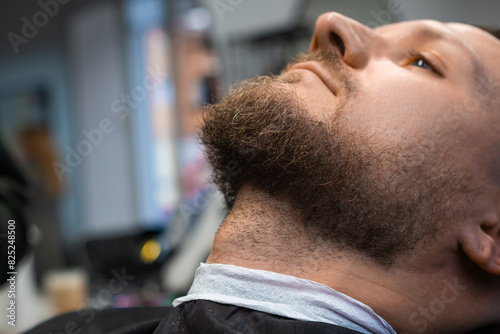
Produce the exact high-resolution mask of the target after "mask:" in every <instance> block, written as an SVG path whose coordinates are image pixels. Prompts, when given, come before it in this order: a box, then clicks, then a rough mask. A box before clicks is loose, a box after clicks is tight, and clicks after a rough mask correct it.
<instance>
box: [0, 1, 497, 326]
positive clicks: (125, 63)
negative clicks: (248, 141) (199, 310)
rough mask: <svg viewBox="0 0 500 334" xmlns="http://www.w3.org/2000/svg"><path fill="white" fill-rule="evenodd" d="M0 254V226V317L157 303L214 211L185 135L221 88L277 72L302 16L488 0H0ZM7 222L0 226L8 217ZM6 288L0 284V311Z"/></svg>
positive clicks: (205, 238) (305, 39) (417, 10)
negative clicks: (11, 235)
mask: <svg viewBox="0 0 500 334" xmlns="http://www.w3.org/2000/svg"><path fill="white" fill-rule="evenodd" d="M0 8H1V10H0V218H1V221H0V227H1V230H0V248H1V250H0V251H1V252H2V254H0V260H1V261H3V262H1V265H2V267H1V269H0V270H1V272H0V276H1V282H5V280H6V278H7V276H6V273H7V271H8V270H7V269H4V268H7V245H8V239H7V228H8V225H9V224H8V223H7V222H8V220H14V221H15V231H16V240H15V241H16V270H17V278H16V287H17V291H16V300H17V305H18V308H17V319H16V323H17V326H16V328H12V327H11V326H8V325H7V320H8V319H6V317H5V316H4V315H3V314H2V315H1V316H0V332H2V333H9V332H13V333H15V332H18V331H21V330H24V329H27V328H29V327H31V326H33V325H34V324H36V323H38V322H40V321H42V320H44V319H46V318H48V317H51V316H53V315H54V314H57V313H60V312H65V311H70V310H75V309H81V308H82V307H94V308H96V309H97V310H98V309H100V308H103V307H131V306H160V305H170V303H171V301H172V300H173V298H175V297H177V296H180V295H182V294H184V293H186V292H187V289H188V288H189V285H190V283H191V281H192V277H193V274H194V270H195V269H196V267H197V266H198V264H199V263H200V262H201V261H204V260H205V259H206V257H207V256H208V253H209V251H210V247H211V243H212V238H213V236H214V234H215V231H216V229H217V227H218V225H219V223H220V222H221V220H222V218H223V217H224V214H225V213H224V207H223V204H222V201H221V196H220V195H219V194H218V193H217V192H216V190H215V189H213V187H212V186H210V184H209V183H208V180H209V173H210V171H209V167H208V166H207V164H206V162H205V160H204V158H203V152H202V148H201V147H200V144H199V143H198V141H197V137H196V131H197V125H198V123H199V121H200V116H201V110H202V107H203V106H204V105H205V104H207V103H212V102H214V101H217V100H218V99H219V98H220V97H221V96H223V95H224V94H225V92H226V91H227V89H228V88H229V87H231V85H233V84H235V83H237V82H238V81H240V80H242V79H245V78H249V77H253V76H255V75H258V74H266V73H279V71H280V70H281V69H282V68H283V66H284V65H285V64H286V63H287V62H288V61H289V60H290V59H291V58H292V57H293V56H294V55H296V54H297V53H299V52H303V51H306V50H307V48H308V45H309V39H310V37H311V35H312V32H313V29H314V22H315V19H316V18H317V16H318V15H320V14H321V13H323V12H326V11H332V10H333V11H337V12H340V13H342V14H344V15H347V16H349V17H352V18H354V19H356V20H358V21H360V22H362V23H364V24H366V25H369V26H371V27H377V26H380V25H383V24H387V23H391V22H398V21H404V20H409V19H420V18H429V19H437V20H442V21H459V22H466V23H477V24H483V25H491V26H497V27H499V26H500V18H499V17H498V13H499V12H500V2H498V1H495V0H482V1H474V2H471V1H467V0H441V1H433V0H363V1H361V0H359V1H354V0H349V1H340V0H338V1H335V0H99V1H98V0H3V1H2V3H1V4H0ZM11 225H12V223H11ZM8 289H9V286H8V284H3V285H2V286H1V287H0V309H4V310H5V308H4V307H7V305H8V303H9V299H8V298H7V294H8Z"/></svg>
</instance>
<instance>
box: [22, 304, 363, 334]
mask: <svg viewBox="0 0 500 334" xmlns="http://www.w3.org/2000/svg"><path fill="white" fill-rule="evenodd" d="M25 333H26V334H63V333H64V334H67V333H71V334H77V333H78V334H87V333H88V334H103V333H112V334H167V333H168V334H170V333H186V334H187V333H200V334H201V333H202V334H221V333H229V334H237V333H238V334H240V333H245V334H257V333H272V334H292V333H293V334H301V333H311V334H359V332H357V331H353V330H350V329H347V328H342V327H338V326H335V325H329V324H325V323H322V322H311V321H299V320H294V319H289V318H284V317H280V316H276V315H272V314H268V313H264V312H258V311H254V310H250V309H247V308H242V307H237V306H233V305H225V304H219V303H214V302H211V301H207V300H197V301H190V302H186V303H182V304H181V305H179V306H177V307H175V308H172V307H149V308H148V307H143V308H128V309H104V310H93V309H87V310H81V311H78V312H73V313H68V314H64V315H61V316H59V317H56V318H53V319H51V320H49V321H47V322H44V323H42V324H41V325H39V326H37V327H35V328H33V329H31V330H29V331H27V332H25Z"/></svg>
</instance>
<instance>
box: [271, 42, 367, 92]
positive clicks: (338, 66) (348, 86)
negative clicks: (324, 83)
mask: <svg viewBox="0 0 500 334" xmlns="http://www.w3.org/2000/svg"><path fill="white" fill-rule="evenodd" d="M308 61H315V62H318V63H319V64H320V65H321V67H323V68H324V69H325V70H326V71H328V72H329V73H330V75H331V76H332V77H333V78H337V79H338V80H339V81H340V82H341V83H342V84H343V86H344V89H345V98H346V99H351V98H353V97H354V96H355V95H356V93H357V90H358V89H357V88H358V83H359V82H358V81H357V80H355V78H354V77H353V75H352V74H351V72H350V71H349V66H348V65H347V64H346V63H345V62H344V59H343V56H341V55H340V54H339V53H338V52H335V51H334V50H315V51H313V52H309V53H302V54H299V55H297V56H296V57H294V58H293V59H292V61H291V62H290V63H289V64H288V65H287V66H286V67H285V68H284V69H283V70H282V71H281V74H280V76H281V77H282V78H286V74H287V73H288V71H289V70H290V68H291V67H293V66H294V65H296V64H300V63H304V62H308ZM289 80H290V82H293V81H294V80H296V78H294V77H292V78H289Z"/></svg>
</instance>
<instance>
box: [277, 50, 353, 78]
mask: <svg viewBox="0 0 500 334" xmlns="http://www.w3.org/2000/svg"><path fill="white" fill-rule="evenodd" d="M307 61H316V62H318V63H320V64H321V65H322V66H323V67H324V68H325V69H327V70H328V71H330V72H331V74H333V75H336V76H339V74H341V75H345V72H346V71H345V66H346V65H345V63H344V61H343V57H342V56H341V55H339V54H338V53H337V52H334V51H328V50H316V51H313V52H309V53H302V54H299V55H297V56H295V57H294V58H293V59H292V61H291V62H290V63H289V64H288V65H287V66H286V67H285V68H284V69H283V71H282V74H283V73H286V72H288V70H289V69H290V68H291V67H292V66H294V65H296V64H299V63H304V62H307Z"/></svg>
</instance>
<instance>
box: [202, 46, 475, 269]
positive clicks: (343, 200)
mask: <svg viewBox="0 0 500 334" xmlns="http://www.w3.org/2000/svg"><path fill="white" fill-rule="evenodd" d="M305 59H317V60H318V61H320V62H324V61H325V59H326V60H328V61H329V63H330V64H333V66H332V67H333V68H336V70H337V71H339V72H341V71H342V69H341V68H339V66H340V65H338V60H336V59H335V55H328V54H312V55H307V56H305V57H301V58H300V59H299V60H298V61H304V60H305ZM337 77H338V78H339V79H341V80H343V82H344V85H345V86H346V87H348V88H349V87H355V85H353V84H352V81H351V80H350V78H348V77H347V76H345V75H341V74H337ZM293 82H294V78H293V77H287V76H280V77H267V76H263V77H258V78H255V79H251V80H248V81H246V82H243V83H242V84H241V85H240V86H239V87H238V88H237V89H235V90H234V91H232V92H230V94H229V95H228V96H227V97H226V98H224V99H223V100H222V101H221V102H220V103H219V104H216V105H212V106H209V107H208V108H207V111H206V113H205V119H204V124H203V126H202V129H201V133H200V138H201V141H202V143H203V144H204V145H205V148H206V156H207V158H208V160H209V162H210V163H211V164H212V166H213V178H214V183H215V184H216V185H217V186H218V187H219V188H220V190H221V191H222V192H223V194H224V195H225V200H226V204H227V206H228V208H229V209H231V207H232V206H233V204H234V201H235V197H236V195H237V193H238V190H239V189H240V188H241V187H242V185H244V184H245V185H251V186H253V187H254V188H257V189H260V190H262V191H264V192H266V193H268V194H270V195H272V196H275V197H277V198H280V199H284V200H286V201H289V203H290V204H291V205H292V207H294V208H297V209H298V211H299V212H300V215H301V221H303V222H304V224H306V226H307V228H308V230H309V231H311V233H313V234H315V235H316V236H320V237H322V238H323V239H324V240H327V241H331V242H332V245H336V246H337V247H347V248H349V249H351V250H354V251H356V252H358V253H360V254H362V255H368V256H369V257H370V258H372V259H375V260H377V261H378V262H380V263H382V264H388V265H389V264H391V263H393V261H394V260H395V259H396V258H397V257H398V256H400V255H402V254H404V253H407V252H409V251H410V250H412V249H414V248H415V246H416V245H417V244H418V243H419V241H421V240H422V239H423V238H424V237H426V236H432V235H434V234H435V232H436V231H437V230H438V228H439V227H440V226H443V225H444V224H445V223H446V222H448V221H450V220H451V219H452V218H453V217H456V215H457V214H458V211H456V210H453V209H452V208H450V203H454V202H455V203H456V202H457V201H461V200H462V197H461V196H458V195H460V194H464V193H467V192H468V190H466V188H467V187H465V186H464V184H463V182H462V178H460V177H459V176H458V174H457V172H456V171H452V170H449V169H446V168H444V167H442V163H440V161H439V158H438V156H439V155H438V154H436V146H435V145H422V144H421V143H418V142H413V143H404V144H403V143H402V144H401V146H398V147H384V146H383V145H380V144H376V143H375V142H374V141H373V140H370V137H369V136H368V135H366V134H359V133H354V132H349V131H348V130H347V129H348V128H349V127H348V126H346V124H345V122H346V121H345V120H343V118H342V117H341V115H342V107H343V105H340V106H339V108H338V110H337V111H336V112H335V115H337V116H336V117H335V119H334V120H332V121H331V122H324V121H319V120H315V119H314V118H313V117H311V116H309V115H310V112H308V110H307V106H306V105H304V103H303V102H302V101H301V100H300V99H299V98H298V97H297V96H296V95H295V94H294V93H293V90H291V89H290V85H291V84H292V83H293ZM350 89H351V92H350V93H349V92H348V93H347V94H346V96H348V98H349V97H350V99H353V98H355V95H354V94H352V88H350ZM346 102H348V101H346ZM436 176H439V177H436Z"/></svg>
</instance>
